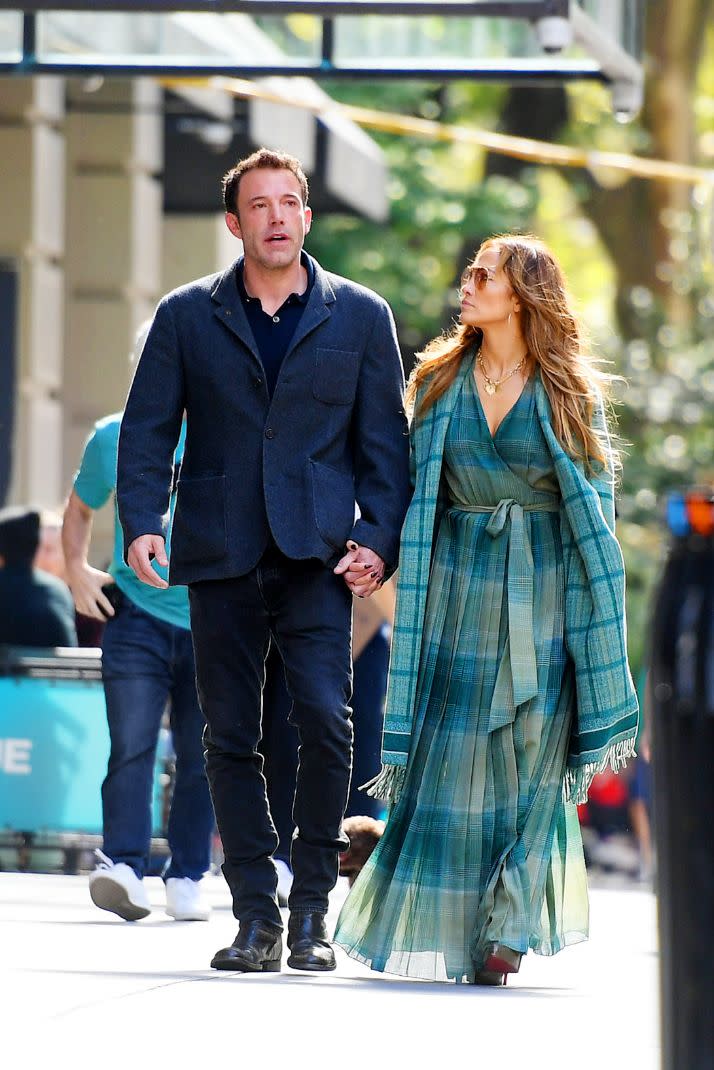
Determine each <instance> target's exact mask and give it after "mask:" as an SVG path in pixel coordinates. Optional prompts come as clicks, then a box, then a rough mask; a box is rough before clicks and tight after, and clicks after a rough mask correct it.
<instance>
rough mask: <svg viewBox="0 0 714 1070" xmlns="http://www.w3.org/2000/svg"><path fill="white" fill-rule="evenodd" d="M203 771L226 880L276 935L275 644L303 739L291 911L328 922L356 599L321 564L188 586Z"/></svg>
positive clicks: (339, 839)
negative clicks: (270, 743) (267, 693)
mask: <svg viewBox="0 0 714 1070" xmlns="http://www.w3.org/2000/svg"><path fill="white" fill-rule="evenodd" d="M189 595H190V603H191V629H192V632H193V642H194V648H195V652H196V677H197V683H198V696H199V701H200V703H201V708H202V710H203V713H204V716H205V718H206V730H205V734H204V742H205V746H206V770H207V773H208V781H209V784H210V787H211V794H212V797H213V805H214V809H215V811H216V820H217V823H218V830H219V832H220V834H221V839H222V841H223V852H224V855H225V862H224V865H223V872H224V875H225V877H226V880H227V881H228V885H229V887H230V889H231V893H232V895H233V912H234V914H235V916H236V917H237V918H238V919H239V920H241V921H250V920H255V919H261V920H263V921H267V922H269V923H272V924H273V925H275V926H281V918H280V911H279V909H278V904H277V898H276V886H277V874H276V871H275V867H274V865H273V861H272V854H273V852H274V851H275V849H276V847H277V843H278V837H277V834H276V831H275V826H274V824H273V821H272V818H271V815H270V809H269V807H268V801H267V796H266V788H265V778H264V776H263V759H262V757H261V755H260V753H259V751H258V744H259V742H260V736H261V707H262V690H263V686H264V683H265V658H266V654H267V651H268V646H269V643H270V639H271V637H272V638H273V640H274V641H275V643H276V644H277V646H278V649H279V650H280V653H281V655H282V658H283V662H284V664H285V675H286V679H287V684H288V691H289V692H290V697H291V699H292V702H293V708H292V711H291V714H290V722H291V723H292V724H294V725H295V726H296V727H297V730H298V735H299V739H300V750H299V764H298V772H297V782H296V789H295V802H294V806H293V819H294V823H295V826H296V831H295V836H294V839H293V843H292V852H291V863H292V869H293V874H294V880H293V886H292V891H291V893H290V904H289V905H290V910H291V911H293V912H296V913H303V912H305V913H307V912H319V913H322V914H324V913H325V912H326V911H327V901H328V896H329V893H330V891H331V890H332V888H333V887H334V885H335V882H336V880H337V870H338V858H337V856H338V853H339V851H341V850H345V849H346V847H347V846H348V841H347V840H346V838H345V836H344V834H343V832H342V818H343V814H344V810H345V805H346V802H347V795H348V792H349V784H350V765H351V756H352V723H351V720H350V714H351V710H350V707H349V705H348V703H349V700H350V696H351V689H352V678H351V666H350V618H351V608H352V607H351V602H352V596H351V595H350V593H349V591H348V590H347V587H346V586H345V583H344V580H343V579H342V577H341V576H335V575H334V574H333V572H332V571H331V569H329V568H327V567H326V566H325V565H323V564H321V563H320V562H318V561H291V560H289V559H287V558H283V557H279V558H276V559H272V560H266V561H264V562H262V563H260V564H259V565H258V566H257V567H256V568H255V569H254V570H253V571H252V572H249V573H248V574H247V575H245V576H240V577H236V578H235V579H228V580H205V581H201V582H199V583H194V584H191V586H190V591H189Z"/></svg>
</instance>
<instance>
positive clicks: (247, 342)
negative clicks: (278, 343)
mask: <svg viewBox="0 0 714 1070" xmlns="http://www.w3.org/2000/svg"><path fill="white" fill-rule="evenodd" d="M241 260H242V258H241V259H239V260H236V261H235V263H233V264H231V266H230V267H229V268H228V269H227V270H226V271H224V272H223V274H222V275H221V277H220V278H219V280H218V282H217V283H216V285H215V287H214V289H213V292H212V294H211V298H212V299H213V301H215V304H216V308H215V311H214V314H215V315H216V317H217V318H218V319H219V320H220V321H221V323H223V324H225V326H226V327H227V328H228V330H229V331H230V332H231V334H234V335H235V336H236V338H238V339H239V341H241V342H242V343H243V345H244V346H245V347H246V349H248V350H249V351H250V353H251V354H252V356H253V358H254V359H255V360H256V361H257V362H258V364H259V365H260V367H261V369H262V367H263V364H262V361H261V359H260V354H259V352H258V346H257V344H256V341H255V338H254V337H253V332H252V331H251V329H250V324H249V323H248V317H247V316H246V314H245V309H244V308H243V302H242V301H241V299H240V294H239V293H238V285H237V283H236V269H237V267H238V265H239V264H240V263H241Z"/></svg>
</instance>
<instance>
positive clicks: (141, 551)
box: [127, 535, 169, 588]
mask: <svg viewBox="0 0 714 1070" xmlns="http://www.w3.org/2000/svg"><path fill="white" fill-rule="evenodd" d="M153 557H155V558H156V562H157V564H159V565H163V567H164V568H166V566H167V565H168V563H169V559H168V557H167V556H166V544H165V542H164V539H163V536H161V535H140V536H139V538H138V539H134V541H133V543H132V544H131V546H130V547H129V552H128V554H127V561H128V563H129V566H130V568H133V569H134V572H135V573H136V574H137V576H138V577H139V579H140V580H142V582H143V583H148V584H149V586H150V587H161V588H164V587H168V583H167V582H166V580H162V578H161V576H159V575H158V573H156V572H155V571H154V569H153V568H152V567H151V559H152V558H153Z"/></svg>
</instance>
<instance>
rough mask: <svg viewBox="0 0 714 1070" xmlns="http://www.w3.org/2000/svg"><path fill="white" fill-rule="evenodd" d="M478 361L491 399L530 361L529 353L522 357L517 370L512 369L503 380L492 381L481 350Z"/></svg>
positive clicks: (516, 367)
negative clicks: (500, 387)
mask: <svg viewBox="0 0 714 1070" xmlns="http://www.w3.org/2000/svg"><path fill="white" fill-rule="evenodd" d="M476 360H477V361H478V366H479V368H480V369H481V375H482V376H483V378H484V384H485V388H486V393H487V394H488V395H489V396H490V397H492V396H493V395H494V394H495V393H496V391H497V390H498V388H499V386H503V384H504V383H505V382H506V381H507V380H508V379H510V378H511V376H512V375H515V374H516V372H518V371H520V370H521V368H522V367H523V365H524V364H525V362H526V361H527V360H528V353H527V352H526V353H524V354H523V356H522V357H521V359H520V360H519V361H518V364H516V366H515V368H511V370H510V372H508V374H507V375H504V376H503V378H502V379H492V378H491V377H490V375H488V373H487V371H486V366H485V365H484V362H483V357H482V356H481V350H479V352H478V356H477V357H476Z"/></svg>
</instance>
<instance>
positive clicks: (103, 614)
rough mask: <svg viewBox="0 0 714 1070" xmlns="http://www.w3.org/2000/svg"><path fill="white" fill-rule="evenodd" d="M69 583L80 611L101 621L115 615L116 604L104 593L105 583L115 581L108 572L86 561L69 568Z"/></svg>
mask: <svg viewBox="0 0 714 1070" xmlns="http://www.w3.org/2000/svg"><path fill="white" fill-rule="evenodd" d="M67 583H68V585H69V589H70V591H71V592H72V597H73V598H74V604H75V606H76V608H77V612H78V613H82V614H84V616H85V617H93V618H94V619H95V620H101V621H105V620H106V619H107V617H113V616H114V606H113V605H112V604H111V602H110V601H109V600H108V598H107V597H106V596H105V595H103V594H102V587H103V586H104V585H105V584H107V583H114V580H113V579H112V577H111V576H110V575H109V573H108V572H101V571H100V570H99V569H98V568H92V566H91V565H88V564H87V563H86V562H85V563H84V564H83V565H80V566H79V567H77V568H75V569H71V570H70V569H68V570H67Z"/></svg>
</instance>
